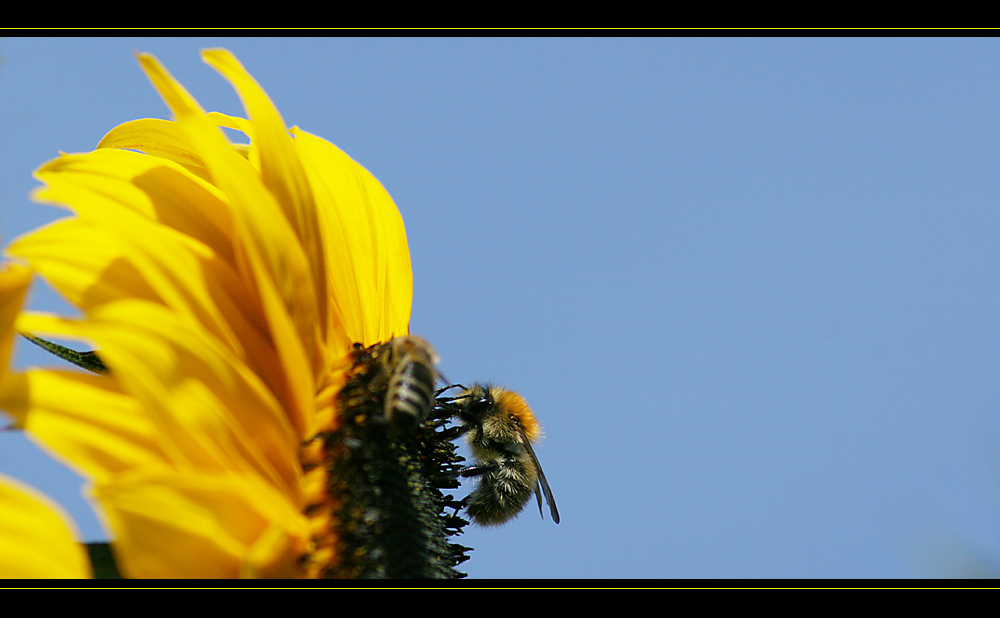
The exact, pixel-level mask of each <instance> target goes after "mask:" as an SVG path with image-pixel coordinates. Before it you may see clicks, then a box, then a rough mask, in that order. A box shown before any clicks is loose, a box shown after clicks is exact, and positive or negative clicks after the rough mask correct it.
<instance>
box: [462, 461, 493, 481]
mask: <svg viewBox="0 0 1000 618" xmlns="http://www.w3.org/2000/svg"><path fill="white" fill-rule="evenodd" d="M499 467H500V466H498V465H497V464H495V463H485V464H476V465H472V466H466V467H464V468H462V469H461V470H459V471H458V475H459V476H461V477H463V478H469V477H473V476H482V475H483V474H486V473H487V472H489V471H490V470H496V469H497V468H499Z"/></svg>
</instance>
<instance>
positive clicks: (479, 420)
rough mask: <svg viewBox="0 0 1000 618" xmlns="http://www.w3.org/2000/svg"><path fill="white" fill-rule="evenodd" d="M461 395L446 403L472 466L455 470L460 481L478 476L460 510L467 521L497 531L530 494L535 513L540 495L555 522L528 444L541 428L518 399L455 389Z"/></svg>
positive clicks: (493, 389) (491, 389) (499, 391)
mask: <svg viewBox="0 0 1000 618" xmlns="http://www.w3.org/2000/svg"><path fill="white" fill-rule="evenodd" d="M457 387H458V388H461V389H463V391H462V392H461V393H460V394H458V395H456V396H454V397H451V398H450V402H451V405H453V406H454V410H455V415H456V417H457V418H458V420H459V422H461V423H462V427H461V432H460V434H459V435H461V434H465V436H466V440H467V441H468V443H469V448H470V449H471V450H472V455H473V456H474V457H475V458H476V462H475V463H474V464H473V465H471V466H468V467H466V468H463V469H462V470H460V471H459V475H460V476H463V477H478V478H479V486H478V487H476V489H475V490H474V491H473V492H472V493H471V494H469V496H468V497H467V498H465V500H463V505H464V507H465V510H466V512H467V513H468V514H469V516H470V517H472V520H473V521H475V522H476V523H477V524H479V525H481V526H498V525H500V524H503V523H505V522H507V521H508V520H510V519H512V518H513V517H515V516H517V514H518V513H520V512H521V511H522V510H523V509H524V507H525V505H526V504H527V503H528V501H529V500H531V494H532V493H534V494H535V497H536V498H537V500H538V513H539V514H540V515H542V518H543V519H544V518H545V515H544V514H543V513H542V496H544V497H545V501H546V502H548V505H549V512H550V513H551V514H552V520H553V521H554V522H556V523H557V524H558V523H559V510H558V509H556V501H555V499H554V498H553V497H552V490H551V489H549V483H548V481H547V480H546V479H545V473H544V472H542V466H541V465H540V464H539V463H538V457H536V456H535V451H534V449H532V448H531V443H532V442H534V441H535V440H538V439H539V438H540V437H541V435H542V428H541V426H540V425H539V424H538V421H537V420H536V419H535V415H534V413H533V412H532V411H531V408H530V407H529V406H528V402H526V401H525V400H524V398H523V397H521V396H520V395H518V394H517V393H515V392H513V391H509V390H507V389H505V388H502V387H499V386H494V385H489V384H487V385H481V384H473V385H472V387H471V388H468V389H466V388H465V387H464V386H461V385H457Z"/></svg>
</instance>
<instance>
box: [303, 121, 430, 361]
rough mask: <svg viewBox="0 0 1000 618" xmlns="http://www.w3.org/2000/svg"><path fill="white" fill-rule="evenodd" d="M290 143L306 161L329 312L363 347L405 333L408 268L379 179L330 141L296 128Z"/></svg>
mask: <svg viewBox="0 0 1000 618" xmlns="http://www.w3.org/2000/svg"><path fill="white" fill-rule="evenodd" d="M292 132H293V134H294V135H295V147H296V149H297V150H298V152H299V156H300V157H301V158H302V160H303V161H304V162H305V164H306V170H307V171H308V173H309V179H310V181H311V183H312V186H313V190H314V192H315V195H316V200H317V202H318V203H319V204H321V205H322V208H321V209H320V214H321V217H322V225H323V227H324V228H325V229H328V230H329V237H328V239H327V243H326V245H325V246H326V251H327V254H328V256H327V260H328V261H329V263H330V264H334V265H336V268H331V269H330V270H329V276H330V286H329V287H330V293H331V298H332V299H333V306H332V307H331V312H332V313H333V314H334V315H335V316H336V319H337V320H338V321H340V322H341V323H342V324H343V326H344V328H345V329H346V333H347V337H348V338H349V339H350V340H351V341H352V342H353V341H358V342H361V343H363V344H365V345H371V344H374V343H379V342H383V341H388V340H390V339H392V338H393V337H397V336H400V335H406V334H408V333H409V321H410V308H411V306H412V303H413V271H412V269H411V267H410V252H409V247H408V245H407V242H406V229H405V228H404V226H403V218H402V217H401V216H400V214H399V210H398V209H397V208H396V205H395V204H394V203H393V201H392V198H391V197H390V196H389V194H388V192H386V190H385V188H384V187H382V184H381V183H380V182H379V181H378V180H377V179H376V178H375V177H374V176H372V175H371V173H369V172H368V170H366V169H365V168H364V167H362V166H360V165H358V164H357V163H356V162H355V161H354V160H353V159H351V158H350V157H349V156H347V155H346V154H345V153H344V152H343V151H342V150H340V149H339V148H337V147H336V146H334V145H333V144H331V143H330V142H328V141H326V140H324V139H322V138H319V137H316V136H315V135H312V134H310V133H307V132H306V131H303V130H301V129H298V128H293V129H292Z"/></svg>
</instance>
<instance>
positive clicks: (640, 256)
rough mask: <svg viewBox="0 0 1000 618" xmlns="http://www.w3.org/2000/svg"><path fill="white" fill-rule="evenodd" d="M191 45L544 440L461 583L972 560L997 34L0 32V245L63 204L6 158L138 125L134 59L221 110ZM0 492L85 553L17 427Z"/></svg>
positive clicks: (998, 245)
mask: <svg viewBox="0 0 1000 618" xmlns="http://www.w3.org/2000/svg"><path fill="white" fill-rule="evenodd" d="M215 46H222V47H227V48H229V49H230V50H232V51H233V52H234V53H235V54H236V55H237V56H238V57H239V58H240V60H241V61H242V62H243V63H244V65H245V66H246V67H247V68H248V69H249V70H250V72H251V73H253V75H254V76H255V77H256V78H257V80H258V81H259V82H260V83H261V84H262V85H263V86H264V88H265V89H266V90H267V92H268V93H269V94H270V95H271V98H272V99H273V100H274V102H275V103H276V105H277V106H278V108H279V109H280V110H281V112H282V114H283V115H284V118H285V120H286V122H288V124H290V125H291V124H297V125H299V126H301V127H302V128H304V129H306V130H308V131H310V132H312V133H315V134H317V135H320V136H322V137H325V138H326V139H329V140H330V141H332V142H334V143H335V144H337V145H338V146H339V147H340V148H342V149H343V150H344V151H345V152H347V153H348V154H350V155H351V156H352V157H353V158H354V159H355V160H357V161H358V162H359V163H361V164H362V165H364V166H365V167H367V168H368V169H369V170H370V171H371V172H372V173H373V174H374V175H375V176H376V177H377V178H379V180H381V182H382V183H383V184H384V185H385V187H386V188H387V189H388V191H389V193H390V194H391V195H392V196H393V198H394V199H395V200H396V203H397V205H398V206H399V209H400V211H401V212H402V214H403V218H404V220H405V222H406V227H407V234H408V238H409V244H410V251H411V255H412V259H413V270H414V279H415V284H414V287H415V289H414V296H415V298H414V307H413V318H412V322H411V326H412V329H413V332H415V333H418V334H421V335H423V336H425V337H427V338H428V339H429V340H430V341H432V342H433V343H434V345H435V346H436V348H437V350H438V351H439V352H440V354H441V356H442V357H443V364H442V369H443V371H444V372H445V374H446V375H447V376H448V377H449V378H450V379H451V380H453V381H456V382H471V381H474V380H493V381H496V382H498V383H500V384H504V385H507V386H509V387H511V388H513V389H516V390H518V391H520V392H521V393H522V394H523V395H524V396H525V397H526V398H527V399H528V401H529V402H530V403H531V404H532V406H533V407H534V409H535V411H536V413H537V414H538V417H539V419H540V420H541V422H542V424H543V425H544V427H545V430H546V439H545V441H544V442H543V443H542V444H541V445H540V446H539V447H538V449H537V452H538V456H539V459H540V460H541V462H542V464H543V466H544V469H545V472H546V475H547V476H548V478H549V481H550V483H551V485H552V490H553V492H554V494H555V497H556V500H557V502H558V504H559V509H560V511H561V514H562V517H563V519H562V523H561V524H559V525H555V524H554V523H553V522H552V521H550V520H548V519H546V520H544V521H543V520H542V519H540V518H539V517H538V512H537V508H536V507H535V505H534V504H530V505H529V506H528V508H527V509H526V510H525V511H524V513H523V514H522V515H521V516H520V517H519V518H518V519H516V520H514V521H512V522H510V523H509V524H507V525H506V526H504V527H501V528H494V529H475V528H470V529H469V530H468V531H467V533H466V534H465V535H464V536H463V537H461V538H460V539H459V542H461V543H462V544H464V545H468V546H471V547H474V548H475V551H473V552H472V558H471V560H470V561H469V562H467V563H465V568H466V570H467V571H468V572H469V574H470V577H475V578H490V577H497V578H507V577H530V578H537V577H546V578H547V577H552V578H622V577H628V578H647V577H648V578H675V577H691V578H703V577H721V578H728V577H782V578H783V577H837V578H840V577H859V578H869V577H913V576H916V577H926V576H938V575H948V574H967V573H972V572H976V571H975V569H977V568H981V567H983V565H984V563H987V562H992V563H993V564H996V563H997V562H998V559H1000V518H998V515H1000V321H998V315H1000V294H998V292H1000V290H998V270H1000V269H998V267H1000V242H998V241H1000V209H998V205H1000V183H998V178H1000V41H998V40H995V39H993V40H991V39H957V40H956V39H896V38H893V39H852V38H846V39H829V38H822V39H800V38H795V39H702V38H698V39H672V38H669V39H632V38H607V39H589V38H585V39H534V38H527V39H420V38H402V39H366V38H349V39H298V38H295V39H219V38H199V39H158V38H153V39H17V38H11V39H3V40H0V61H2V64H0V235H2V239H3V241H4V243H5V244H6V243H7V242H9V241H10V240H11V239H13V238H14V237H16V236H18V235H20V234H22V233H24V232H27V231H29V230H31V229H33V228H35V227H37V226H38V225H41V224H43V223H45V222H47V221H50V220H53V219H54V218H56V217H58V216H61V214H62V213H61V211H59V210H56V209H53V208H50V207H44V206H39V205H34V204H32V203H31V202H30V201H29V199H28V193H29V191H30V190H31V189H33V188H34V187H35V186H36V185H37V183H36V181H34V180H33V179H32V178H31V171H32V170H33V169H34V168H35V167H37V166H38V165H40V164H41V163H43V162H44V161H46V160H48V159H51V158H53V157H55V156H57V154H58V152H59V151H60V150H63V151H67V152H74V151H88V150H92V149H93V148H94V147H95V146H96V144H97V143H98V141H99V140H100V139H101V137H102V136H103V135H104V134H105V133H106V132H107V131H108V130H110V129H111V128H112V127H114V126H115V125H117V124H120V123H122V122H125V121H128V120H133V119H135V118H141V117H159V118H167V117H169V116H168V111H167V109H166V107H165V105H164V104H163V103H162V102H161V100H160V99H159V97H158V95H157V94H156V93H155V91H154V90H153V88H152V86H150V85H149V83H148V82H147V81H146V78H145V77H144V75H143V74H142V72H141V71H140V69H139V67H138V65H137V63H136V62H135V59H134V58H133V55H132V54H133V51H148V52H152V53H154V54H156V55H157V56H158V57H159V58H160V60H161V61H163V62H164V64H165V65H166V66H167V67H168V68H169V70H170V71H171V72H172V73H173V74H174V75H175V76H176V77H177V78H178V79H179V80H180V81H181V82H182V83H183V84H185V86H187V88H188V89H189V90H190V91H191V92H192V93H193V94H194V95H195V96H196V97H197V98H198V99H199V100H200V101H201V103H202V105H203V106H204V107H205V108H206V109H209V110H217V111H222V112H226V113H229V114H238V115H243V112H242V108H241V107H240V104H239V101H238V99H237V97H236V95H235V94H234V93H233V91H232V90H231V88H230V87H229V85H228V83H227V82H226V81H225V80H224V79H222V77H220V76H219V75H217V74H216V73H215V72H214V71H212V70H211V69H210V68H209V67H207V66H206V65H204V64H202V62H201V60H200V59H199V57H198V50H199V49H200V48H204V47H215ZM31 306H32V308H35V309H40V310H47V311H59V312H66V311H68V308H67V306H66V305H65V304H64V303H62V301H60V300H59V299H58V298H57V296H56V295H55V294H54V293H52V292H51V291H49V290H47V289H44V288H36V290H35V292H34V295H33V298H32V301H31ZM17 358H18V364H19V365H21V366H26V365H29V364H52V363H54V362H55V361H54V360H50V358H51V357H48V356H47V355H46V354H45V353H43V352H41V351H40V350H35V349H33V347H32V346H30V344H27V343H26V342H22V343H21V344H20V345H19V347H18V356H17ZM0 471H2V472H3V473H6V474H10V475H13V476H15V477H18V478H21V479H23V480H24V481H26V482H28V483H30V484H32V485H34V486H36V487H38V488H39V489H41V490H42V491H45V492H46V493H48V494H49V495H51V496H53V497H54V498H55V499H56V500H58V501H59V502H60V503H61V504H63V505H64V506H65V507H66V508H67V509H68V510H69V512H70V513H71V514H72V516H73V517H74V518H75V520H76V522H77V524H78V526H79V527H80V529H81V531H82V535H83V536H84V538H86V539H88V540H95V539H101V538H105V533H104V532H103V531H102V530H101V528H100V526H99V524H98V523H97V520H96V518H95V517H94V516H93V514H92V513H91V512H90V510H89V507H88V506H87V504H86V502H85V501H84V500H83V499H82V498H81V497H80V494H81V481H80V480H79V479H78V478H77V477H75V476H73V475H72V474H70V473H68V472H65V471H63V468H62V467H61V466H60V465H58V464H55V463H52V462H51V461H50V460H49V459H48V458H47V456H45V455H44V454H42V453H41V452H40V451H38V450H37V449H34V447H31V446H30V445H28V444H27V441H26V440H25V439H24V438H23V437H22V436H19V435H15V434H11V433H7V434H3V435H0ZM994 568H996V567H994ZM995 572H998V573H1000V569H997V570H996V571H995Z"/></svg>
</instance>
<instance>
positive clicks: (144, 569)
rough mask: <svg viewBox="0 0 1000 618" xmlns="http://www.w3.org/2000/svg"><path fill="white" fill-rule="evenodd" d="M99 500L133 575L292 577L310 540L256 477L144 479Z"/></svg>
mask: <svg viewBox="0 0 1000 618" xmlns="http://www.w3.org/2000/svg"><path fill="white" fill-rule="evenodd" d="M94 495H95V497H96V498H98V499H99V500H100V501H101V504H103V505H105V507H106V510H107V513H108V518H109V521H110V523H111V525H112V527H113V528H114V530H115V531H116V533H117V537H116V539H115V549H116V550H117V552H118V556H120V564H119V567H120V568H121V570H122V573H123V574H124V575H125V576H126V577H133V578H164V577H171V578H173V577H184V578H234V577H240V576H245V575H247V574H248V573H256V574H268V573H270V574H274V573H276V572H277V573H283V574H286V575H287V574H289V572H293V571H294V568H295V558H296V557H297V556H299V555H301V554H302V553H303V552H304V551H305V543H306V540H307V539H308V530H307V528H306V522H305V518H304V517H303V516H302V514H301V513H298V512H296V511H294V510H292V509H289V508H287V504H288V503H287V501H286V500H284V499H282V497H281V496H280V495H278V494H275V493H274V492H273V490H271V489H270V488H269V487H268V486H266V485H261V484H258V483H255V482H253V481H252V480H250V479H242V478H234V477H231V476H221V475H211V474H205V473H201V472H195V471H190V470H185V471H181V472H166V471H165V472H158V473H153V474H144V473H137V474H135V475H132V476H127V477H122V478H120V479H119V480H118V481H116V482H113V483H108V484H101V485H99V486H98V487H97V488H96V489H95V491H94ZM276 533H277V534H276ZM276 536H277V537H279V538H278V539H276V538H275V537H276ZM261 543H263V544H264V546H263V547H262V546H261ZM276 548H284V549H283V550H279V551H276Z"/></svg>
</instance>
